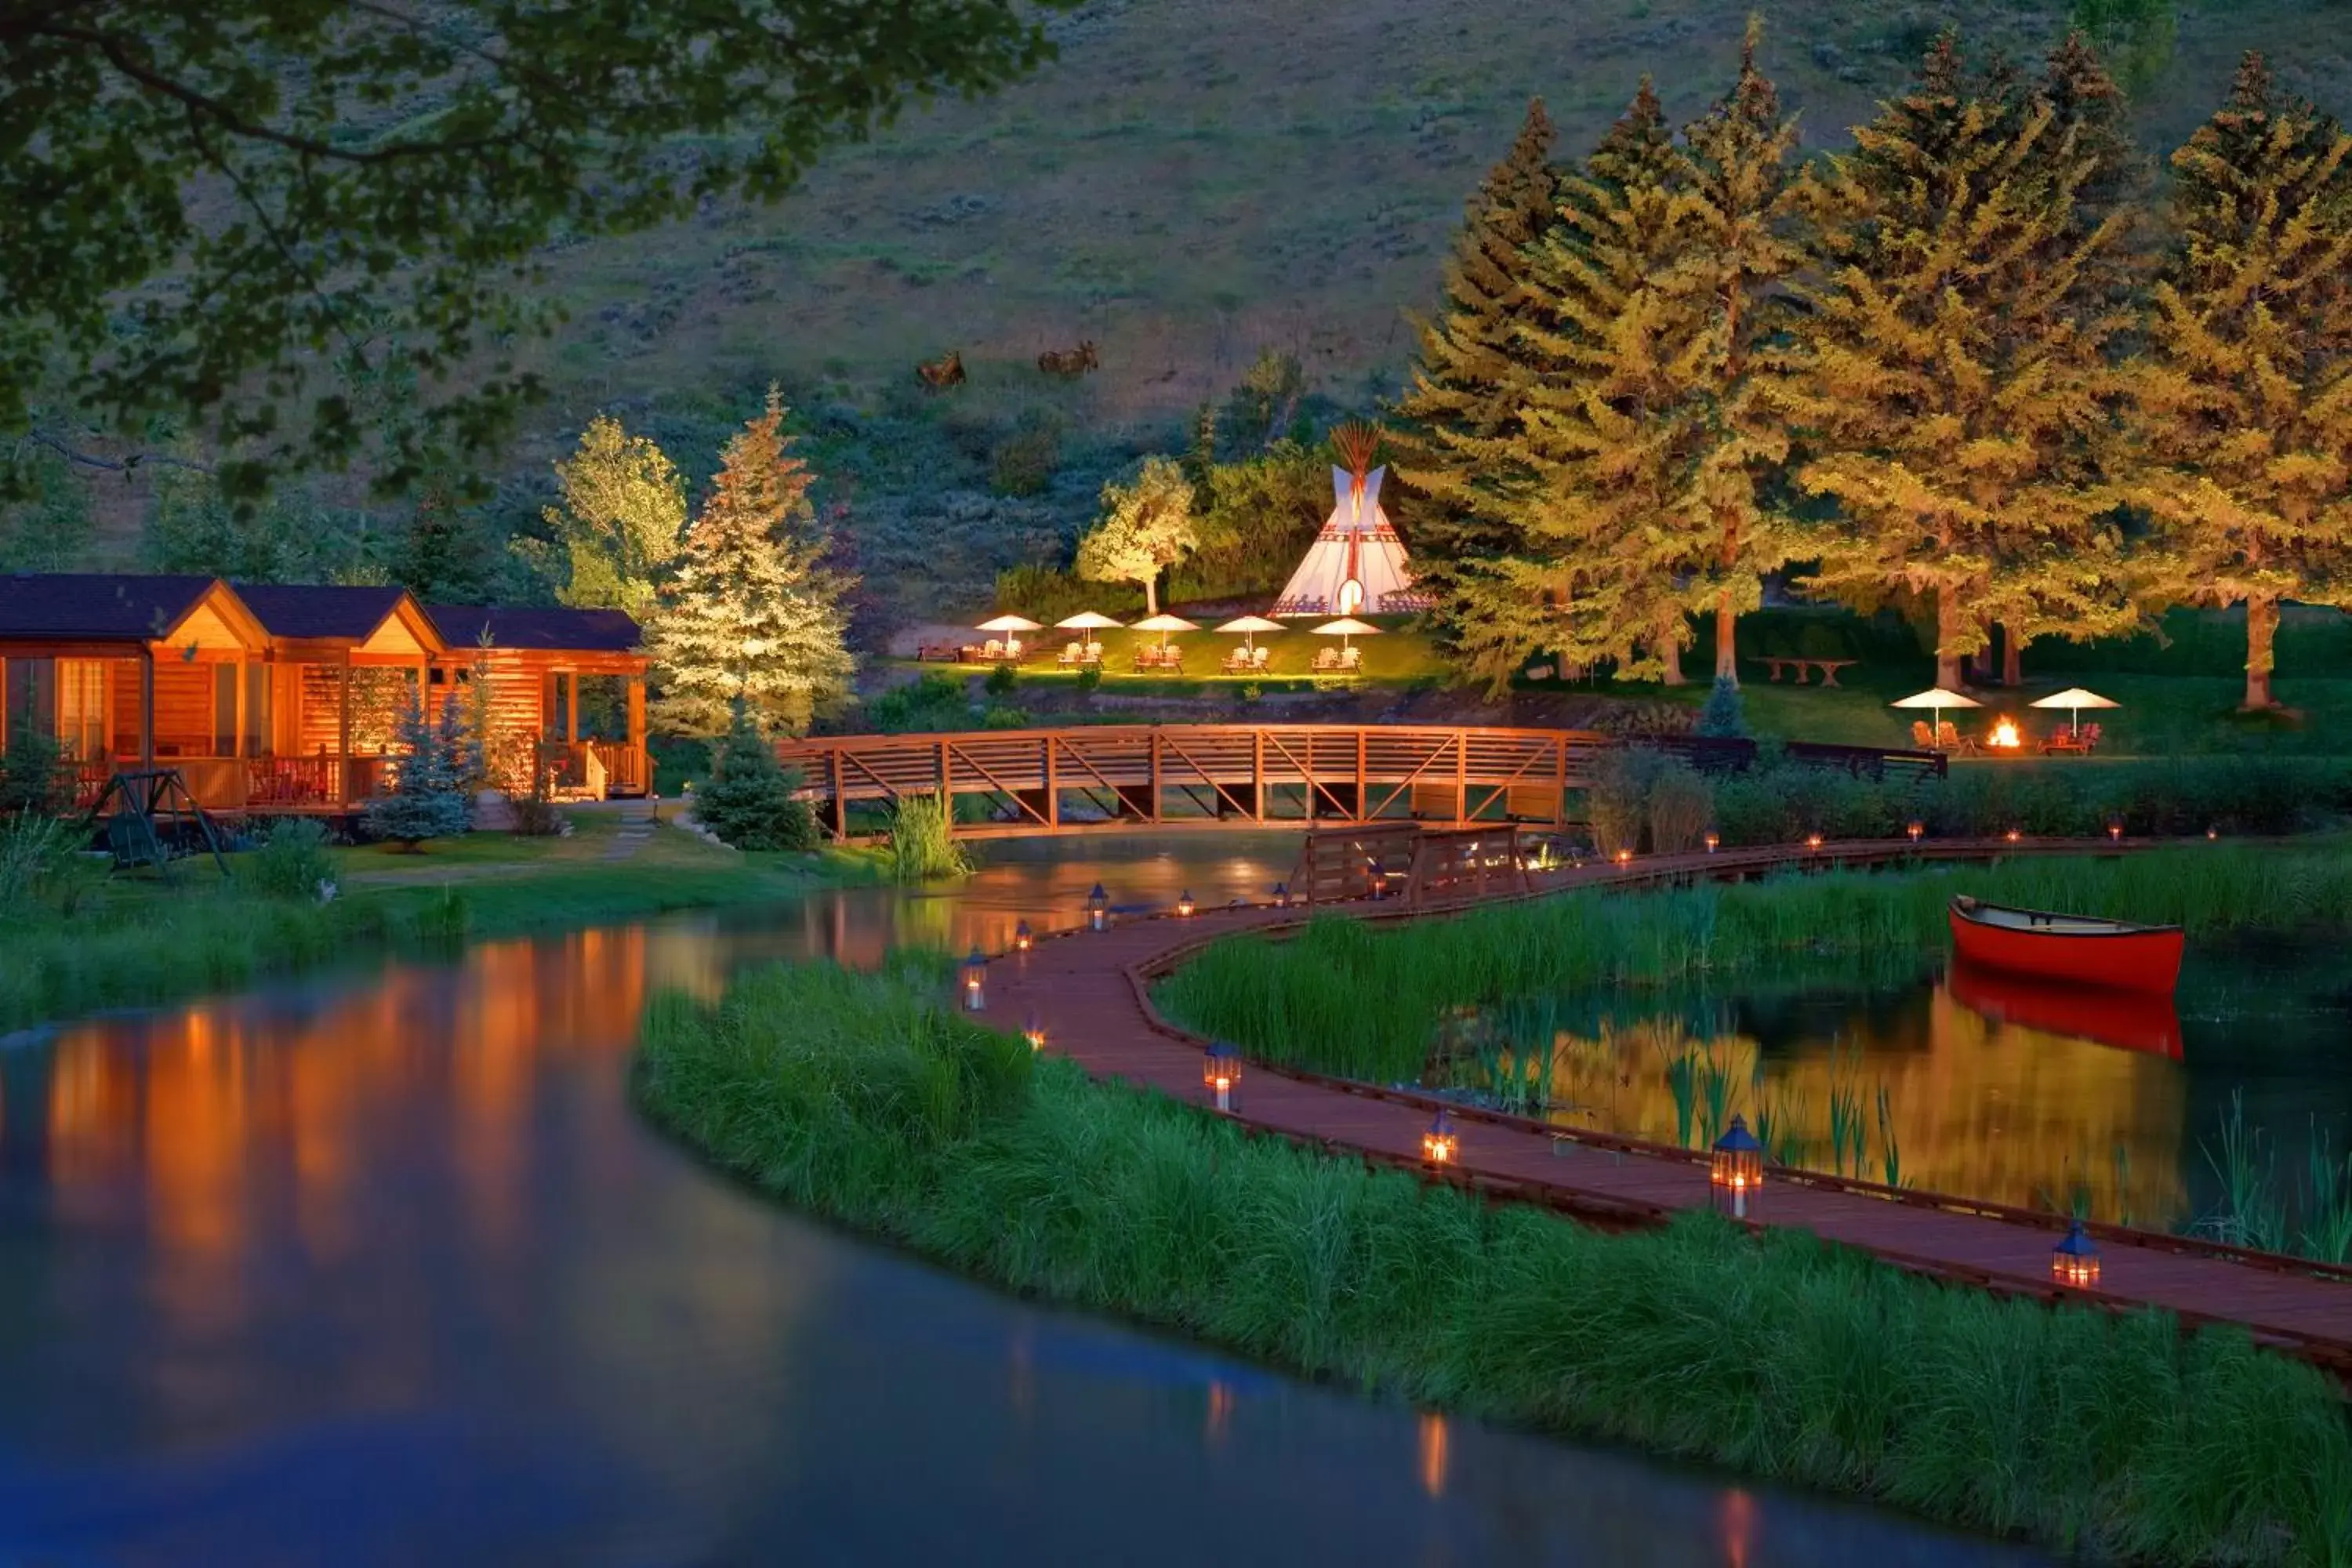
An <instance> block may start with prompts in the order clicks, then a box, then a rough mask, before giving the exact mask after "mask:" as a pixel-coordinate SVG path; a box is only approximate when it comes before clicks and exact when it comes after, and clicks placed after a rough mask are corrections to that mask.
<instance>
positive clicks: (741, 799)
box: [694, 698, 816, 849]
mask: <svg viewBox="0 0 2352 1568" xmlns="http://www.w3.org/2000/svg"><path fill="white" fill-rule="evenodd" d="M800 784H801V780H800V775H799V774H798V773H793V772H791V771H789V770H787V769H786V768H785V767H784V766H783V764H782V763H779V762H777V761H776V753H775V750H774V748H772V746H770V745H769V744H768V742H766V740H765V739H763V738H762V737H761V734H760V731H759V729H758V727H757V726H755V725H754V724H753V723H752V722H751V714H750V713H749V712H748V711H747V710H745V708H744V705H743V702H742V700H740V698H739V699H738V700H736V703H735V708H734V712H733V714H732V716H731V717H730V720H729V721H728V725H727V733H726V735H725V737H724V738H723V739H722V740H721V741H720V742H719V758H718V763H717V765H716V766H715V767H713V768H712V770H711V773H710V778H709V782H708V783H706V784H704V785H703V786H702V787H701V788H700V789H698V790H697V791H695V792H694V819H695V820H696V821H697V822H698V823H700V824H701V825H702V826H704V827H706V828H708V829H709V830H710V832H712V833H714V834H716V835H717V836H718V837H719V842H721V843H723V844H728V845H731V846H733V847H735V848H738V849H814V848H815V847H816V817H815V816H814V814H813V813H812V812H811V811H810V810H809V805H808V802H806V801H804V800H802V799H800V798H799V797H798V795H797V794H796V792H797V791H798V790H799V788H800Z"/></svg>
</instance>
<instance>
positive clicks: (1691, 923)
mask: <svg viewBox="0 0 2352 1568" xmlns="http://www.w3.org/2000/svg"><path fill="white" fill-rule="evenodd" d="M1962 891H1966V892H1969V893H1974V894H1977V895H1979V896H1980V897H1983V898H1986V899H1990V900H1994V901H1996V902H2000V903H2008V904H2018V905H2022V906H2025V907H2027V908H2031V909H2057V910H2074V911H2079V912H2081V913H2084V914H2097V915H2110V916H2116V917H2118V918H2126V919H2132V920H2140V921H2159V922H2167V923H2179V924H2180V925H2183V926H2185V927H2187V928H2188V930H2189V933H2190V934H2191V936H2210V935H2213V934H2216V933H2219V932H2224V931H2247V932H2279V933H2284V932H2318V931H2340V930H2343V929H2346V928H2347V925H2352V854H2347V853H2345V852H2344V851H2342V850H2334V851H2329V850H2319V849H2302V850H2296V849H2285V848H2277V849H2273V848H2264V847H2252V846H2232V845H2229V844H2221V845H2214V846H2205V847H2189V848H2184V849H2179V850H2161V851H2154V852H2150V853H2147V854H2143V855H2135V856H2129V857H2126V858H2119V859H2113V860H2091V859H2082V860H2074V859H2064V860H2012V861H2007V862H2004V863H2002V864H2001V865H1999V866H1995V867H1990V868H1986V867H1969V868H1929V869H1927V870H1923V871H1918V872H1907V873H1900V874H1886V873H1876V874H1871V873H1847V872H1829V873H1822V874H1817V875H1813V876H1807V877H1798V876H1795V875H1793V874H1791V875H1788V876H1781V877H1776V878H1772V879H1767V880H1765V881H1761V882H1753V883H1740V884H1715V883H1709V884H1704V885H1701V886H1697V887H1693V888H1687V889H1675V890H1671V891H1663V892H1655V893H1644V894H1640V895H1634V896H1627V895H1622V894H1612V893H1605V892H1600V891H1586V892H1579V893H1570V894H1563V895H1561V896H1559V897H1557V898H1551V899H1543V900H1537V901H1535V902H1532V903H1526V904H1511V905H1503V906H1498V907H1495V908H1491V909H1485V910H1474V911H1472V912H1470V913H1467V914H1464V915H1460V916H1457V917H1454V918H1453V919H1448V920H1438V921H1414V922H1412V923H1411V924H1409V925H1403V926H1397V927H1391V928H1387V929H1381V928H1376V927H1372V926H1369V925H1366V924H1365V923H1363V922H1361V921H1354V920H1349V919H1344V918H1337V917H1334V918H1328V919H1320V920H1317V921H1313V922H1311V923H1310V924H1309V925H1308V926H1307V929H1306V930H1305V931H1302V932H1300V933H1299V934H1298V935H1297V936H1296V937H1294V938H1292V939H1291V940H1289V941H1287V942H1270V941H1267V940H1265V939H1264V938H1260V937H1250V936H1237V937H1233V938H1229V939H1227V940H1225V941H1223V942H1217V943H1216V944H1214V945H1213V946H1212V947H1211V948H1209V949H1208V951H1206V952H1203V953H1202V954H1201V955H1200V956H1199V957H1197V958H1195V959H1194V960H1193V961H1192V963H1188V964H1187V965H1186V966H1185V967H1184V968H1183V969H1181V971H1179V972H1178V973H1175V974H1174V975H1171V976H1170V977H1169V978H1168V979H1167V980H1165V981H1163V982H1161V983H1160V985H1159V987H1158V988H1157V990H1156V992H1155V996H1156V998H1157V1000H1158V1001H1159V1003H1160V1006H1161V1008H1162V1009H1163V1010H1164V1011H1166V1012H1167V1013H1168V1014H1169V1015H1170V1016H1172V1017H1175V1018H1177V1019H1179V1020H1181V1021H1182V1022H1183V1023H1184V1024H1185V1025H1187V1026H1189V1027H1192V1028H1193V1029H1196V1030H1198V1031H1199V1032H1200V1033H1202V1034H1205V1035H1213V1036H1217V1037H1222V1038H1225V1039H1231V1040H1234V1041H1235V1042H1237V1043H1239V1044H1241V1045H1243V1046H1245V1047H1248V1048H1249V1050H1250V1051H1251V1053H1252V1054H1253V1055H1255V1056H1258V1057H1261V1058H1264V1059H1265V1060H1268V1061H1274V1062H1279V1063H1282V1064H1284V1065H1286V1066H1295V1067H1301V1068H1309V1069H1312V1070H1315V1071H1318V1072H1328V1073H1337V1074H1340V1075H1343V1076H1346V1077H1350V1078H1361V1079H1375V1080H1380V1081H1388V1082H1393V1081H1397V1080H1401V1079H1417V1078H1418V1077H1419V1076H1420V1074H1421V1070H1422V1066H1423V1061H1424V1060H1425V1058H1426V1055H1427V1052H1428V1049H1429V1046H1430V1042H1431V1040H1432V1038H1433V1036H1434V1034H1435V1031H1436V1028H1437V1025H1438V1021H1439V1020H1440V1018H1441V1017H1443V1016H1444V1014H1445V1013H1446V1012H1447V1011H1448V1010H1449V1009H1454V1008H1460V1007H1470V1006H1480V1005H1492V1004H1495V1003H1498V1002H1505V1001H1509V1000H1512V999H1514V998H1517V997H1525V996H1532V995H1537V994H1544V993H1547V992H1567V991H1575V990H1580V989H1584V988H1588V987H1599V986H1612V985H1669V984H1692V983H1695V982H1698V981H1703V980H1708V979H1726V978H1738V977H1740V976H1743V975H1761V974H1764V973H1768V972H1769V971H1772V970H1775V969H1780V968H1783V967H1785V966H1787V965H1790V964H1791V963H1820V962H1822V961H1823V960H1825V959H1826V960H1838V961H1846V962H1853V961H1863V962H1874V961H1877V960H1880V959H1885V960H1887V961H1889V962H1892V961H1895V960H1899V961H1901V962H1903V963H1916V960H1917V958H1918V956H1919V955H1921V954H1923V953H1925V952H1928V951H1929V950H1931V949H1934V948H1937V947H1940V946H1941V945H1942V943H1943V942H1944V940H1945V935H1944V933H1945V929H1946V921H1945V912H1944V911H1945V906H1946V904H1947V903H1948V900H1950V898H1951V896H1952V895H1953V894H1954V893H1956V892H1962Z"/></svg>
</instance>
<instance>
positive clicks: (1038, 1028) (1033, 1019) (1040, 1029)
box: [1021, 1007, 1045, 1051]
mask: <svg viewBox="0 0 2352 1568" xmlns="http://www.w3.org/2000/svg"><path fill="white" fill-rule="evenodd" d="M1021 1037H1022V1038H1023V1039H1024V1040H1026V1041H1028V1042H1029V1048H1030V1049H1031V1050H1033V1051H1042V1050H1044V1049H1045V1019H1043V1018H1040V1017H1039V1016H1037V1009H1036V1008H1034V1007H1032V1008H1030V1009H1029V1021H1028V1022H1027V1023H1025V1024H1024V1025H1022V1026H1021Z"/></svg>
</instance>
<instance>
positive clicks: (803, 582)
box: [646, 388, 856, 737]
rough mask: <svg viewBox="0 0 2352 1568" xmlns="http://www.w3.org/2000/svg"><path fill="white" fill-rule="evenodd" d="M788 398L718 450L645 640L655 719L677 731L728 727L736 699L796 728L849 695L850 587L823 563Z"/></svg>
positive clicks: (852, 665) (757, 714)
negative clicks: (653, 679) (707, 491)
mask: <svg viewBox="0 0 2352 1568" xmlns="http://www.w3.org/2000/svg"><path fill="white" fill-rule="evenodd" d="M783 422H784V407H783V401H782V397H781V396H780V395H779V394H778V393H777V392H776V391H775V389H773V388H770V389H769V393H768V402H767V406H766V408H765V410H764V411H762V412H761V414H759V415H758V416H755V417H754V418H752V419H751V421H750V422H749V423H747V424H746V425H745V426H744V427H743V428H742V429H741V430H740V431H739V432H738V433H737V434H736V435H735V437H734V438H733V439H731V440H730V441H729V442H728V443H727V447H726V449H725V450H724V451H723V452H722V453H721V454H720V455H719V476H718V478H717V479H715V480H714V481H713V482H712V489H711V495H710V499H709V500H707V501H705V502H704V503H703V506H702V510H701V511H700V512H699V513H698V515H697V516H696V518H695V520H694V522H693V524H692V526H690V527H689V528H688V530H687V532H686V542H685V545H684V547H683V548H682V549H681V550H680V551H679V552H678V556H677V572H676V574H675V575H673V576H672V577H671V579H670V580H669V582H668V583H667V584H664V585H663V587H662V590H661V594H660V601H659V603H660V611H659V614H657V615H656V616H655V617H654V621H653V625H652V626H651V628H650V629H649V631H648V634H647V636H646V652H647V654H649V655H650V656H651V657H652V659H653V662H654V667H655V669H656V672H657V674H658V678H659V680H660V684H661V695H660V697H659V698H658V700H656V702H655V703H654V705H653V709H652V715H651V716H652V719H653V721H654V722H655V724H656V726H657V727H659V728H660V729H662V730H664V731H667V732H668V733H671V734H675V735H693V736H702V737H712V736H717V735H719V734H723V733H724V732H725V731H726V729H727V725H728V721H729V718H730V714H731V712H732V711H733V709H734V705H735V703H736V701H737V700H738V699H740V700H742V701H743V702H744V703H745V704H746V705H747V706H748V707H749V709H750V710H751V713H752V715H753V718H754V720H755V721H758V722H760V723H761V725H762V726H763V727H765V728H770V729H781V730H784V731H789V732H791V733H794V734H797V733H799V732H801V731H804V730H806V729H807V728H808V725H809V721H810V720H811V719H812V718H813V717H814V715H815V713H816V710H818V709H819V708H820V707H823V706H824V705H825V704H827V703H829V702H832V701H835V700H838V699H839V698H841V697H842V696H844V695H845V694H846V692H847V691H848V689H849V681H850V677H851V676H852V674H854V673H855V671H856V661H855V660H854V659H853V658H851V656H850V653H849V649H848V647H847V646H846V643H845V634H846V632H847V628H848V613H847V611H846V609H845V605H844V603H843V599H844V595H845V593H846V591H847V589H848V587H849V584H848V583H847V582H846V581H845V579H844V578H842V577H841V576H840V575H838V574H835V573H833V572H829V571H827V570H825V569H824V566H823V565H822V564H821V558H822V556H823V555H824V539H823V538H822V536H821V532H820V531H819V529H818V527H817V525H816V520H815V514H814V510H812V509H811V507H810V505H809V500H808V488H809V471H808V466H807V465H806V464H805V463H803V462H802V461H801V460H800V458H797V457H794V456H793V454H792V451H791V450H790V441H789V438H788V437H786V435H785V434H784V429H783Z"/></svg>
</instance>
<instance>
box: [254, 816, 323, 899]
mask: <svg viewBox="0 0 2352 1568" xmlns="http://www.w3.org/2000/svg"><path fill="white" fill-rule="evenodd" d="M236 875H237V879H238V880H239V881H241V882H243V883H244V884H245V885H246V886H247V887H249V888H251V889H253V890H254V891H255V892H257V893H265V894H268V896H269V897H271V898H273V899H302V900H310V901H312V902H315V901H317V900H318V897H319V889H320V884H321V883H331V882H333V881H334V879H335V863H334V861H333V860H331V859H330V858H328V855H327V827H326V825H325V824H324V823H321V822H318V821H315V820H313V819H312V818H310V817H307V816H288V817H281V818H280V819H278V821H276V822H273V823H271V824H270V825H269V829H268V833H266V834H265V835H264V836H263V837H262V840H261V843H260V845H259V846H258V847H256V848H254V849H251V850H248V851H247V852H246V853H245V854H244V855H241V856H239V857H238V858H237V862H236Z"/></svg>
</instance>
